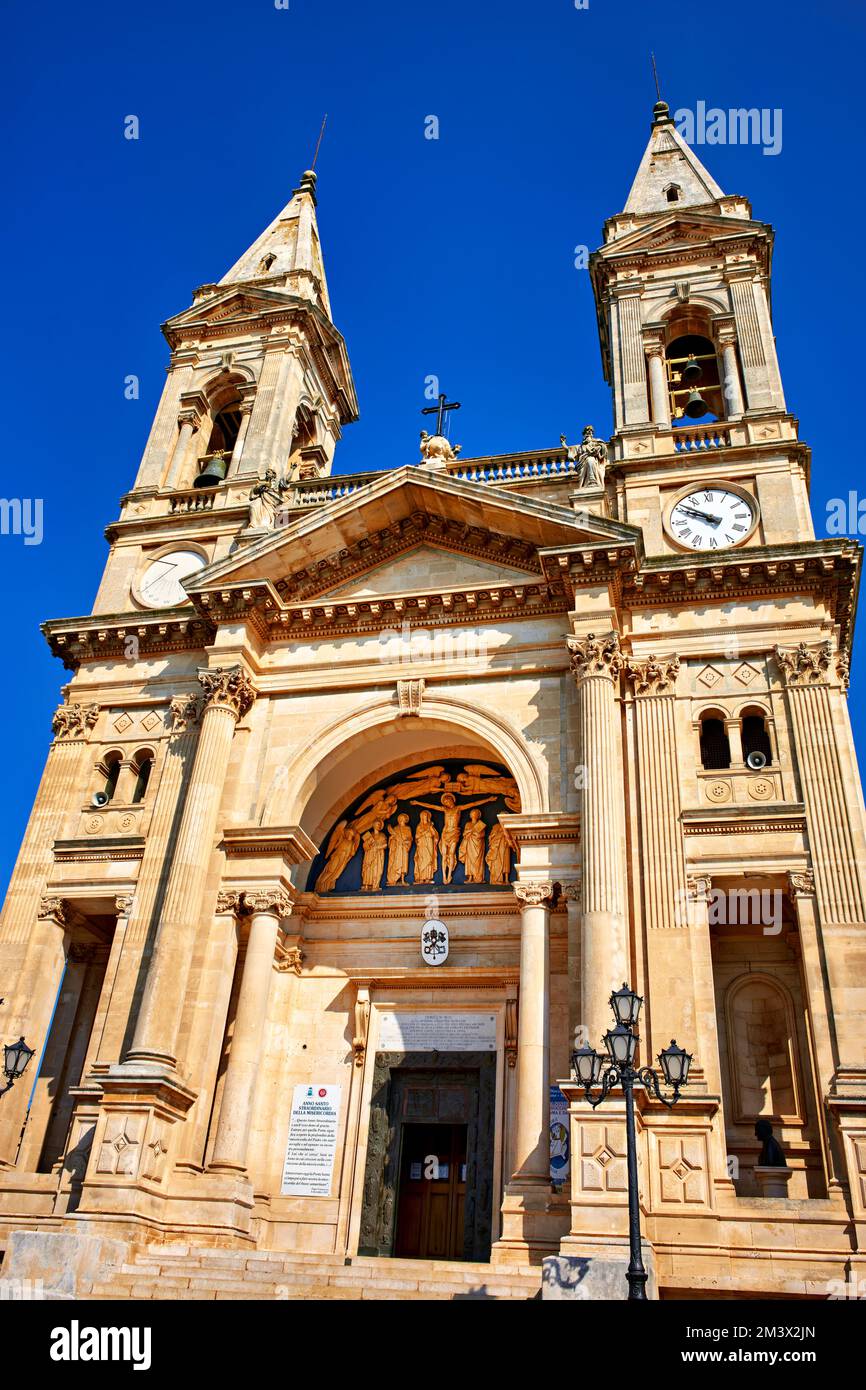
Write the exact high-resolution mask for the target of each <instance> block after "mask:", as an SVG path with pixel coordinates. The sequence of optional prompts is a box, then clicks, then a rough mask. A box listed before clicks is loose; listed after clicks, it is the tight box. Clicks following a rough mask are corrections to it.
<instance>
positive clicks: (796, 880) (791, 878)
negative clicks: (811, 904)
mask: <svg viewBox="0 0 866 1390" xmlns="http://www.w3.org/2000/svg"><path fill="white" fill-rule="evenodd" d="M788 891H789V892H790V894H791V896H792V897H793V898H811V897H814V895H815V875H814V874H813V872H812V870H811V869H801V870H796V871H795V870H793V869H791V870H789V871H788Z"/></svg>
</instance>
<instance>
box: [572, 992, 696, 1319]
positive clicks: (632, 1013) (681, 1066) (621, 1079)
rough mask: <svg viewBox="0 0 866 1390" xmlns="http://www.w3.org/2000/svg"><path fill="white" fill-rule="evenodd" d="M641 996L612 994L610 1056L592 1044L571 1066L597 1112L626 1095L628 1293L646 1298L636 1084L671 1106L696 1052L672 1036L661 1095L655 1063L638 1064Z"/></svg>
mask: <svg viewBox="0 0 866 1390" xmlns="http://www.w3.org/2000/svg"><path fill="white" fill-rule="evenodd" d="M642 1004H643V999H642V998H641V997H640V996H639V995H637V994H635V993H634V991H633V990H631V989H629V987H628V985H625V984H624V985H623V987H622V989H618V990H616V991H615V992H614V993H613V994H612V995H611V996H610V1007H611V1009H612V1011H613V1016H614V1020H615V1026H614V1027H613V1028H609V1029H608V1031H607V1032H606V1033H605V1035H604V1045H605V1048H606V1049H607V1057H605V1056H603V1055H602V1054H600V1053H598V1052H596V1050H595V1048H594V1047H588V1046H584V1047H579V1048H577V1050H576V1051H575V1052H572V1054H571V1067H572V1072H573V1074H574V1078H575V1080H576V1081H577V1082H578V1083H579V1084H580V1085H581V1086H582V1087H583V1095H584V1099H585V1100H588V1101H589V1103H590V1105H591V1106H592V1108H593V1110H594V1109H595V1108H596V1107H597V1106H599V1105H601V1103H602V1101H603V1100H606V1099H607V1097H608V1096H609V1095H610V1092H611V1091H612V1090H613V1088H614V1086H621V1087H622V1091H623V1095H624V1097H625V1133H626V1155H627V1166H628V1242H629V1265H628V1270H627V1272H626V1279H627V1281H628V1297H629V1299H635V1300H638V1301H646V1281H647V1272H646V1270H645V1269H644V1264H643V1259H642V1257H641V1248H640V1239H641V1236H640V1194H639V1189H638V1174H637V1137H636V1133H635V1121H634V1088H635V1086H643V1088H644V1090H646V1091H648V1092H649V1093H650V1094H652V1095H653V1096H655V1098H656V1100H660V1101H661V1102H662V1104H663V1105H666V1106H667V1108H668V1109H669V1110H670V1109H671V1108H672V1107H673V1106H674V1105H675V1104H676V1102H677V1101H678V1100H679V1098H680V1090H681V1088H682V1087H683V1086H685V1084H686V1082H687V1081H688V1079H689V1067H690V1066H691V1064H692V1054H691V1053H690V1052H686V1051H685V1049H684V1048H682V1047H678V1046H677V1044H676V1042H675V1041H674V1040H673V1039H672V1040H671V1044H670V1047H666V1048H664V1050H663V1051H662V1052H660V1053H659V1055H658V1062H659V1066H660V1067H661V1070H662V1075H663V1077H664V1080H665V1082H666V1084H667V1085H668V1086H670V1087H671V1088H672V1090H673V1095H672V1096H671V1098H670V1100H668V1098H667V1097H666V1096H665V1095H663V1094H662V1091H661V1088H660V1086H659V1078H658V1075H657V1073H656V1072H655V1071H654V1070H653V1068H652V1067H637V1068H635V1066H634V1059H635V1054H636V1052H637V1045H638V1042H639V1041H640V1039H639V1037H638V1034H637V1033H636V1032H635V1026H636V1024H637V1020H638V1016H639V1014H640V1011H641V1005H642ZM599 1084H600V1085H601V1094H600V1095H599V1096H598V1097H597V1098H596V1099H593V1097H592V1095H591V1094H590V1093H591V1091H592V1089H593V1087H595V1086H598V1085H599Z"/></svg>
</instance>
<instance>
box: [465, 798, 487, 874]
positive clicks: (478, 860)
mask: <svg viewBox="0 0 866 1390" xmlns="http://www.w3.org/2000/svg"><path fill="white" fill-rule="evenodd" d="M486 837H487V826H486V825H485V824H484V821H483V820H482V819H481V812H480V811H478V810H475V811H470V812H469V819H468V821H467V822H466V825H465V827H464V830H463V839H462V840H461V841H460V854H459V859H460V863H461V864H462V865H463V869H464V873H465V876H466V882H467V883H483V882H484V841H485V839H486Z"/></svg>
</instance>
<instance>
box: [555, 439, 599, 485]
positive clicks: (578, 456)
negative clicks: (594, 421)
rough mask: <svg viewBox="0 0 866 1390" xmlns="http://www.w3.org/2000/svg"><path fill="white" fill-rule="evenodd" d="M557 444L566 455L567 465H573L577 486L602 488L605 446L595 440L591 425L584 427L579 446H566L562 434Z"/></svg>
mask: <svg viewBox="0 0 866 1390" xmlns="http://www.w3.org/2000/svg"><path fill="white" fill-rule="evenodd" d="M559 442H560V444H561V445H562V447H563V448H564V449H565V451H566V454H567V455H568V461H569V463H573V464H575V473H576V475H577V486H578V487H579V488H584V487H603V486H604V474H605V469H606V468H607V463H608V457H607V445H606V444H605V442H604V440H603V439H596V437H595V435H594V433H593V429H592V425H584V428H583V438H582V439H581V441H580V443H579V444H568V443H567V442H566V438H565V435H564V434H561V435H560V436H559Z"/></svg>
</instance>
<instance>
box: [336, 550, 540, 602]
mask: <svg viewBox="0 0 866 1390" xmlns="http://www.w3.org/2000/svg"><path fill="white" fill-rule="evenodd" d="M537 574H538V570H537V569H536V568H535V567H534V566H527V567H526V568H524V567H519V566H517V565H508V564H503V563H499V564H496V563H492V562H491V561H489V560H481V559H479V558H477V557H476V556H472V555H465V554H463V553H461V552H460V551H458V550H454V549H449V548H447V547H446V546H444V545H443V546H436V545H416V546H413V548H412V549H411V550H409V551H406V552H405V553H404V554H402V555H399V556H396V557H395V558H394V559H392V560H387V561H385V562H384V563H382V564H377V565H374V566H373V567H372V568H371V569H369V570H367V571H366V573H364V574H360V575H357V576H356V577H354V578H352V579H350V580H348V581H347V582H346V583H343V584H337V585H335V586H333V587H331V588H327V589H325V590H323V591H322V592H321V593H320V594H319V595H318V597H319V598H320V599H322V600H324V599H352V598H374V597H377V596H379V595H383V594H404V593H417V592H419V591H423V590H425V589H430V590H441V589H465V588H467V587H481V586H488V587H489V586H490V585H501V584H515V583H525V582H526V580H527V578H528V577H529V576H531V575H536V576H537Z"/></svg>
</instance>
